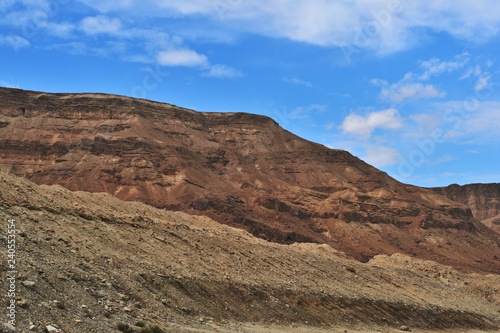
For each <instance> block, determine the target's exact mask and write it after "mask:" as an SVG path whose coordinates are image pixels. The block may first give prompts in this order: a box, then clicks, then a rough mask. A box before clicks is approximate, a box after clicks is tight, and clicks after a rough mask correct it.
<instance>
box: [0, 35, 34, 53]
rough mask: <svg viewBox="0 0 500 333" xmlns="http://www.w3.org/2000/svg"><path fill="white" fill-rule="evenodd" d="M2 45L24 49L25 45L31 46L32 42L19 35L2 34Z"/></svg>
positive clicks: (0, 41)
mask: <svg viewBox="0 0 500 333" xmlns="http://www.w3.org/2000/svg"><path fill="white" fill-rule="evenodd" d="M0 45H6V46H10V47H12V48H13V49H14V50H16V51H17V50H20V49H22V48H23V47H28V46H30V42H29V41H28V40H27V39H25V38H23V37H21V36H17V35H8V36H1V35H0Z"/></svg>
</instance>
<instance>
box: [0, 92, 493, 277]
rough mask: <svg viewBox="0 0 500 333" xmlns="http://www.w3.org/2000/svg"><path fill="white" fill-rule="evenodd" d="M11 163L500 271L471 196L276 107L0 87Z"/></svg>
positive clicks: (464, 267) (277, 234) (70, 180)
mask: <svg viewBox="0 0 500 333" xmlns="http://www.w3.org/2000/svg"><path fill="white" fill-rule="evenodd" d="M0 165H1V166H3V167H4V168H5V169H9V170H12V172H14V173H15V174H17V175H20V176H24V177H26V178H28V179H30V180H31V181H33V182H35V183H37V184H48V185H52V184H59V185H61V186H63V187H65V188H67V189H70V190H74V191H89V192H107V193H110V194H112V195H114V196H115V197H117V198H119V199H122V200H126V201H141V202H144V203H147V204H149V205H152V206H155V207H157V208H165V209H167V210H173V211H182V212H185V213H189V214H195V215H200V216H208V217H210V218H212V219H213V220H215V221H217V222H219V223H222V224H226V225H229V226H233V227H237V228H240V229H244V230H247V231H248V232H250V233H251V234H253V235H255V236H256V237H258V238H262V239H265V240H269V241H273V242H276V243H280V244H293V243H296V242H307V243H318V244H326V245H330V246H331V247H332V248H335V249H337V250H339V251H342V252H345V253H347V254H348V255H349V256H352V257H353V258H355V259H357V260H360V261H362V262H368V261H369V260H371V259H372V258H373V257H374V256H375V255H379V254H386V255H392V254H394V253H402V254H406V255H409V256H412V257H416V258H420V259H424V260H433V261H436V262H439V263H441V264H444V265H449V266H453V267H454V268H456V269H458V270H459V271H461V272H482V273H496V274H498V273H500V259H499V258H500V247H499V244H500V236H499V234H498V233H495V232H493V231H492V230H491V229H489V228H487V227H486V226H485V225H484V224H482V223H479V222H478V221H477V220H476V219H475V218H474V216H473V214H472V212H471V209H470V208H469V207H467V206H466V205H464V204H460V203H457V202H454V201H451V200H449V199H447V198H445V197H443V196H441V195H439V194H436V193H435V192H433V191H431V190H429V189H423V188H419V187H416V186H411V185H406V184H402V183H399V182H397V181H396V180H394V179H392V178H390V177H389V176H388V175H387V174H385V173H383V172H381V171H380V170H377V169H376V168H374V167H372V166H370V165H368V164H366V163H365V162H363V161H361V160H360V159H358V158H356V157H354V156H352V155H351V154H349V153H348V152H346V151H343V150H335V149H329V148H327V147H325V146H322V145H319V144H316V143H313V142H309V141H306V140H304V139H301V138H299V137H297V136H295V135H293V134H292V133H289V132H287V131H285V130H284V129H282V128H281V127H280V126H279V125H278V124H277V123H276V122H275V121H273V120H272V119H270V118H268V117H264V116H258V115H251V114H245V113H206V112H196V111H192V110H188V109H183V108H180V107H177V106H174V105H170V104H162V103H156V102H151V101H146V100H138V99H132V98H128V97H122V96H114V95H105V94H48V93H42V92H31V91H23V90H18V89H7V88H0Z"/></svg>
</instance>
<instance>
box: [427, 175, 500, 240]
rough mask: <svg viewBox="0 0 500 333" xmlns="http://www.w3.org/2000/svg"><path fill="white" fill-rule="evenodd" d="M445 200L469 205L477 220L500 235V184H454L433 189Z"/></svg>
mask: <svg viewBox="0 0 500 333" xmlns="http://www.w3.org/2000/svg"><path fill="white" fill-rule="evenodd" d="M431 190H433V191H434V192H436V193H438V194H441V195H442V196H444V197H445V198H448V199H450V200H453V201H456V202H459V203H462V204H464V205H467V206H468V207H469V208H470V209H471V211H472V214H473V215H474V217H475V218H476V219H478V220H479V221H481V222H482V223H483V224H485V225H486V226H488V227H489V228H491V229H493V230H494V231H496V232H498V233H500V183H491V184H468V185H463V186H460V185H458V184H452V185H449V186H446V187H435V188H431Z"/></svg>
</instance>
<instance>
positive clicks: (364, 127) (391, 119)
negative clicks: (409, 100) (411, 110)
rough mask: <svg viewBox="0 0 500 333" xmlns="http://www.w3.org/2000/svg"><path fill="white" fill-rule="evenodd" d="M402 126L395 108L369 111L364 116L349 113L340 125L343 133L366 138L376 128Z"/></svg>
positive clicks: (393, 128) (396, 128) (392, 128)
mask: <svg viewBox="0 0 500 333" xmlns="http://www.w3.org/2000/svg"><path fill="white" fill-rule="evenodd" d="M402 127H403V122H402V120H401V118H400V116H399V113H398V111H397V110H395V109H388V110H384V111H378V112H371V113H369V114H368V115H366V116H360V115H357V114H354V113H351V114H350V115H348V116H347V117H346V118H345V119H344V122H343V123H342V125H341V126H340V128H341V129H342V131H343V132H344V133H348V134H354V135H356V136H360V137H362V138H365V139H368V138H369V137H370V136H371V134H372V132H373V131H374V130H375V129H377V128H380V129H388V130H398V129H401V128H402Z"/></svg>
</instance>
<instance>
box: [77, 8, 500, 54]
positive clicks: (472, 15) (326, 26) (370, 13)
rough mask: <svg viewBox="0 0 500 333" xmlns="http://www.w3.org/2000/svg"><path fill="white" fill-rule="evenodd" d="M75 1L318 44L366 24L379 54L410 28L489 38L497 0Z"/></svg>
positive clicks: (348, 36)
mask: <svg viewBox="0 0 500 333" xmlns="http://www.w3.org/2000/svg"><path fill="white" fill-rule="evenodd" d="M81 2H83V3H85V4H87V5H88V6H91V7H93V8H95V9H97V10H99V11H101V12H102V13H110V12H113V11H116V12H121V13H123V12H127V13H129V14H132V15H148V16H155V17H165V18H171V17H175V16H181V15H183V16H193V17H194V16H200V15H203V16H205V17H208V18H211V19H212V20H217V21H219V22H221V23H222V24H225V25H226V26H227V27H231V28H232V29H234V30H236V31H241V32H243V31H250V32H253V33H259V34H263V35H266V36H271V37H280V38H288V39H290V40H294V41H300V42H306V43H311V44H315V45H321V46H339V47H345V46H348V45H358V44H360V42H359V41H360V39H361V37H363V36H359V35H362V34H363V32H365V30H366V27H374V29H375V30H376V31H375V32H376V36H375V37H376V38H371V39H370V38H365V44H366V45H364V46H365V47H368V48H372V49H379V50H380V51H381V53H388V52H394V51H398V50H401V49H405V48H407V47H409V46H411V45H413V44H414V43H415V41H416V39H415V38H412V37H414V31H415V30H416V29H427V30H429V31H435V32H445V33H448V34H450V35H452V36H454V37H456V38H460V39H464V40H472V41H484V40H486V39H489V38H492V37H493V36H495V35H496V34H497V33H498V31H499V30H500V17H499V16H498V15H496V14H497V13H498V12H500V3H499V2H498V1H496V0H477V1H475V2H467V1H461V2H456V1H451V0H435V1H433V3H432V4H431V5H429V4H427V3H426V2H419V1H413V2H410V3H408V2H404V3H399V2H398V3H399V6H394V5H389V4H391V2H387V0H372V1H365V0H352V1H325V0H282V1H274V2H269V1H264V0H254V1H227V2H226V1H225V2H223V3H228V4H230V5H228V6H225V10H224V15H221V11H220V10H218V8H219V7H218V6H217V3H215V4H214V2H213V1H203V0H170V1H156V0H142V1H139V0H121V1H114V0H113V1H112V0H101V1H97V0H81ZM484 8H487V9H488V10H484ZM382 14H383V15H382ZM443 18H446V19H443ZM365 37H366V36H365ZM369 37H370V36H369ZM367 39H368V42H366V40H367Z"/></svg>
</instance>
